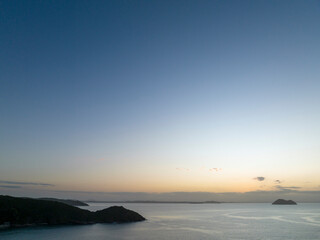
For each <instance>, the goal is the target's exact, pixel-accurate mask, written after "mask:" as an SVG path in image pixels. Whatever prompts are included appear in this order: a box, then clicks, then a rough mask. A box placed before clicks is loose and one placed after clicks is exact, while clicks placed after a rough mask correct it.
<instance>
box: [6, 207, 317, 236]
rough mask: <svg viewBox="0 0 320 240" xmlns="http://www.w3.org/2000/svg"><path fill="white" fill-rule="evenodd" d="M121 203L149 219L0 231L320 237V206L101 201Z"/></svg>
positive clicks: (20, 233)
mask: <svg viewBox="0 0 320 240" xmlns="http://www.w3.org/2000/svg"><path fill="white" fill-rule="evenodd" d="M113 205H121V206H124V207H126V208H128V209H131V210H134V211H137V212H138V213H140V214H141V215H142V216H144V217H145V218H147V221H144V222H137V223H126V224H94V225H85V226H59V227H58V226H57V227H33V228H23V229H15V230H6V231H1V232H0V239H1V240H31V239H32V240H42V239H43V240H53V239H55V240H56V239H59V240H102V239H103V240H134V239H137V240H180V239H181V240H201V239H203V240H207V239H208V240H209V239H210V240H220V239H221V240H222V239H226V240H229V239H230V240H236V239H237V240H240V239H245V240H285V239H290V240H293V239H294V240H311V239H312V240H319V239H320V204H319V203H298V205H292V206H291V205H284V206H279V205H271V204H269V203H223V204H153V203H148V204H146V203H128V204H123V203H121V204H101V203H99V204H98V203H95V204H91V205H90V206H88V207H83V208H85V209H89V210H92V211H93V210H100V209H103V208H106V207H109V206H113Z"/></svg>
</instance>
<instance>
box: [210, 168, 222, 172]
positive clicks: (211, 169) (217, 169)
mask: <svg viewBox="0 0 320 240" xmlns="http://www.w3.org/2000/svg"><path fill="white" fill-rule="evenodd" d="M221 170H222V168H210V169H209V171H211V172H212V171H216V172H219V171H221Z"/></svg>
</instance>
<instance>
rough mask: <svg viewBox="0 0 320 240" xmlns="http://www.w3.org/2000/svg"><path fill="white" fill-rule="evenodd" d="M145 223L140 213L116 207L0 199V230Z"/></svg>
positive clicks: (37, 200) (8, 198)
mask: <svg viewBox="0 0 320 240" xmlns="http://www.w3.org/2000/svg"><path fill="white" fill-rule="evenodd" d="M144 220H145V218H144V217H142V216H141V215H140V214H138V213H136V212H134V211H131V210H128V209H125V208H124V207H119V206H114V207H109V208H106V209H104V210H101V211H96V212H90V211H88V210H84V209H80V208H78V207H74V206H70V205H68V204H65V203H61V202H57V201H51V200H50V201H48V200H39V199H32V198H16V197H10V196H0V228H1V227H2V228H4V227H11V228H15V227H27V226H37V225H68V224H93V223H114V222H116V223H127V222H138V221H144Z"/></svg>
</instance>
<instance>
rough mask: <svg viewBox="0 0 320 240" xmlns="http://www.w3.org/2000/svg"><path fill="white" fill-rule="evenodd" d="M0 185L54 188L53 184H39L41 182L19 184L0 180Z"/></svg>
mask: <svg viewBox="0 0 320 240" xmlns="http://www.w3.org/2000/svg"><path fill="white" fill-rule="evenodd" d="M0 183H2V184H10V185H30V186H45V187H54V186H55V185H54V184H50V183H41V182H19V181H3V180H0ZM17 187H18V186H17Z"/></svg>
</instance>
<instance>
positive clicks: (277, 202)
mask: <svg viewBox="0 0 320 240" xmlns="http://www.w3.org/2000/svg"><path fill="white" fill-rule="evenodd" d="M272 204H273V205H297V203H296V202H294V201H292V200H284V199H278V200H276V201H274V202H273V203H272Z"/></svg>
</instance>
